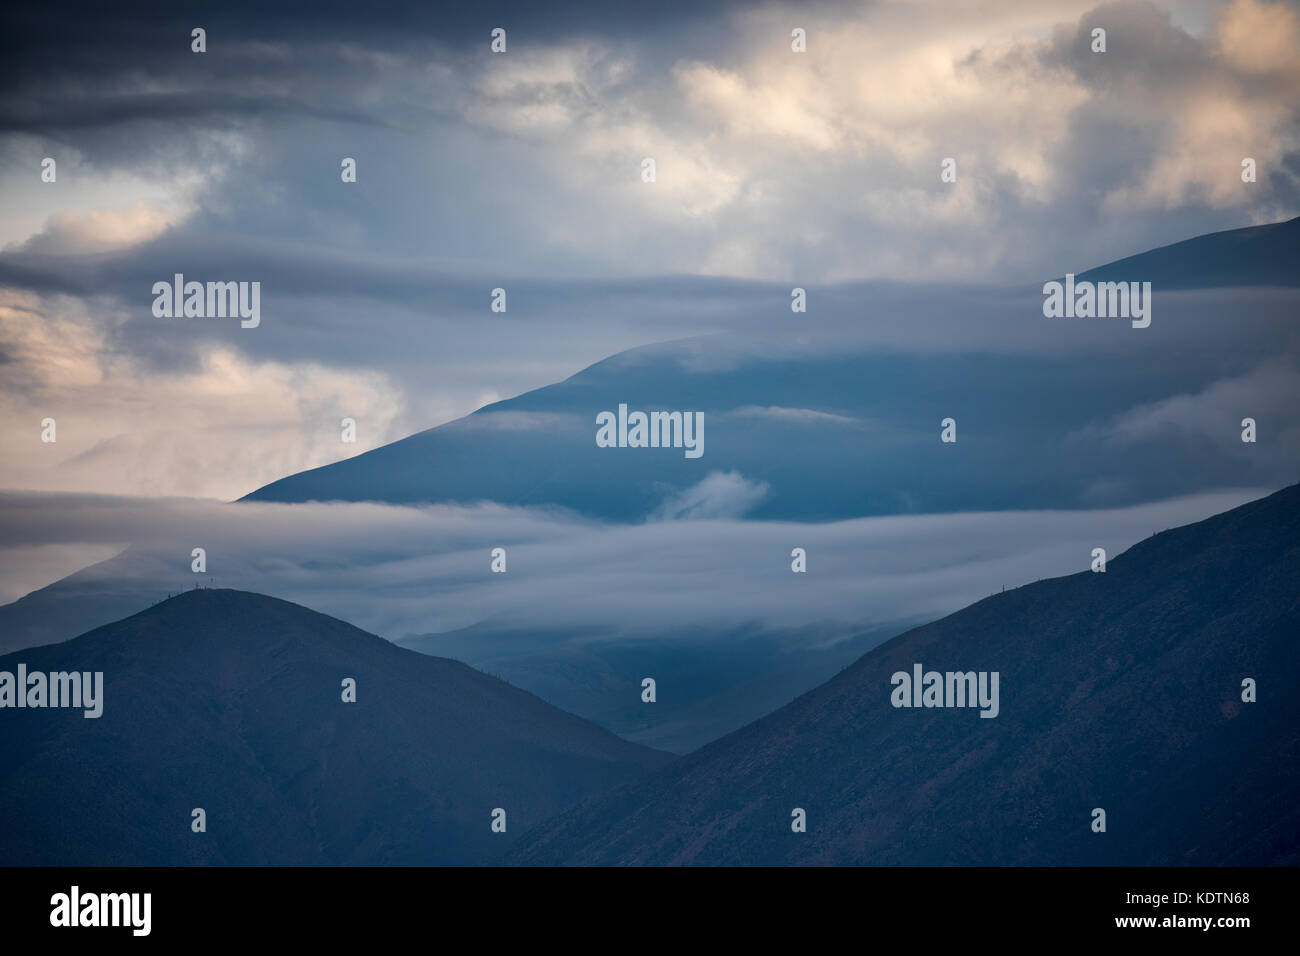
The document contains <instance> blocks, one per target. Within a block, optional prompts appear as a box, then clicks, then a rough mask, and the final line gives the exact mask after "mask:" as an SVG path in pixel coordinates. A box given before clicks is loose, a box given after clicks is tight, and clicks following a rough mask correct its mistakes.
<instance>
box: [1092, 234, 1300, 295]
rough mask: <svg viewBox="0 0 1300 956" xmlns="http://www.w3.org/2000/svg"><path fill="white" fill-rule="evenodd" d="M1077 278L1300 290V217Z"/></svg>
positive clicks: (1184, 286) (1199, 239)
mask: <svg viewBox="0 0 1300 956" xmlns="http://www.w3.org/2000/svg"><path fill="white" fill-rule="evenodd" d="M1075 278H1076V279H1080V280H1082V279H1087V280H1089V281H1091V282H1103V281H1121V280H1122V281H1142V282H1150V283H1151V284H1152V285H1154V286H1156V287H1159V288H1163V289H1205V288H1211V287H1223V286H1243V285H1254V286H1300V217H1297V218H1295V219H1289V220H1287V221H1286V222H1274V223H1269V224H1267V225H1263V226H1247V227H1246V228H1244V229H1228V230H1226V231H1224V232H1214V233H1210V234H1209V235H1206V236H1198V237H1197V238H1195V239H1187V240H1185V241H1183V242H1175V243H1174V244H1173V245H1171V246H1162V247H1161V248H1159V249H1152V250H1151V251H1150V252H1143V253H1140V254H1138V255H1136V256H1129V257H1127V258H1125V259H1119V260H1117V261H1115V262H1111V263H1108V264H1107V265H1104V266H1099V267H1097V268H1096V269H1089V270H1088V271H1086V272H1084V273H1082V274H1080V275H1078V276H1076V277H1075Z"/></svg>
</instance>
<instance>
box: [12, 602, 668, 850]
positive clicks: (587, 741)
mask: <svg viewBox="0 0 1300 956" xmlns="http://www.w3.org/2000/svg"><path fill="white" fill-rule="evenodd" d="M19 662H22V663H24V664H26V666H27V670H28V672H29V673H31V672H35V671H41V672H51V671H67V670H77V671H92V672H93V671H102V672H103V674H104V678H103V680H104V691H103V697H104V701H103V715H102V716H101V717H99V718H98V719H86V718H85V717H83V715H82V711H80V710H65V709H5V710H0V721H2V722H3V723H4V733H3V734H0V815H2V816H3V819H4V826H3V828H0V864H10V865H12V864H40V865H135V864H149V865H164V864H166V865H171V864H203V865H207V864H446V863H478V862H484V861H488V860H491V859H493V858H495V856H496V855H498V854H499V853H500V851H501V850H503V848H504V847H505V845H506V844H507V843H508V842H510V841H511V840H513V839H514V838H515V836H516V835H517V834H519V833H521V832H523V830H524V829H526V828H527V827H529V826H533V825H536V824H538V823H540V822H541V821H542V820H544V819H546V818H548V817H550V816H551V815H553V814H554V813H556V812H557V811H559V810H560V809H562V808H564V807H565V806H567V805H569V804H572V803H574V802H576V801H578V800H581V799H583V798H585V797H588V796H591V795H592V794H595V793H598V792H600V791H602V790H605V789H608V788H609V787H611V786H614V785H616V784H619V783H623V782H626V781H628V780H630V779H632V778H634V777H636V776H639V775H640V774H641V773H643V772H644V771H645V770H647V769H649V768H652V767H658V766H661V765H663V764H664V763H665V762H666V761H668V760H670V759H671V757H670V756H669V755H667V754H662V753H659V752H656V751H653V750H650V749H648V748H645V747H641V746H638V745H636V744H632V743H628V742H627V741H624V740H620V739H619V738H618V737H616V736H614V735H613V734H611V733H609V732H608V731H606V730H603V729H601V728H599V727H597V726H595V725H593V724H591V723H589V722H587V721H585V720H582V719H580V718H578V717H575V716H573V715H571V714H567V713H564V712H563V711H560V710H558V709H556V708H555V707H552V706H550V705H549V704H546V703H544V702H542V701H541V700H539V699H538V698H536V697H534V696H533V695H532V694H529V693H526V692H525V691H521V690H519V689H517V688H515V687H511V686H510V685H508V684H506V683H504V682H502V681H500V680H498V679H496V678H494V677H490V676H487V675H484V674H481V673H479V672H477V671H475V670H473V669H472V668H469V667H467V666H466V665H464V664H461V663H457V662H455V661H450V660H445V659H441V658H436V657H430V656H427V655H423V654H417V653H415V652H413V651H408V650H404V649H402V648H400V647H397V646H396V645H394V644H392V643H390V642H388V641H385V640H383V639H381V638H378V637H375V636H373V635H371V634H367V633H365V632H364V631H361V630H358V629H357V628H355V627H352V626H351V625H349V624H345V623H344V622H342V621H339V620H336V619H334V618H330V617H326V616H325V615H322V614H317V613H316V612H314V611H310V610H308V609H306V608H304V607H300V606H298V605H295V604H289V603H287V602H284V601H280V600H276V599H275V598H270V597H266V596H263V595H258V594H249V593H245V592H240V591H227V590H197V591H190V592H187V593H185V594H182V595H180V596H179V597H176V598H173V599H171V600H168V601H165V602H163V603H161V604H159V605H157V606H155V607H152V608H150V609H148V610H146V611H144V612H142V613H140V614H137V615H135V616H133V617H129V618H127V619H125V620H123V621H118V622H117V623H115V624H110V625H108V626H105V627H101V628H98V629H96V630H94V631H92V632H90V633H88V634H85V635H83V636H81V637H79V638H76V639H74V640H71V641H67V642H65V643H63V644H58V645H54V646H51V647H42V648H36V649H29V650H26V651H22V652H20V653H18V654H10V655H7V656H5V657H0V671H9V672H11V673H14V672H16V668H17V665H18V663H19ZM346 677H351V678H353V679H355V680H356V682H357V695H356V696H357V699H356V702H355V703H344V702H342V700H341V699H340V695H341V682H342V681H343V679H344V678H346ZM195 807H202V808H203V809H204V810H206V811H207V832H206V833H193V832H191V828H190V821H191V811H192V809H193V808H195ZM497 807H501V808H504V809H505V810H506V813H507V817H506V820H507V830H506V833H505V834H504V835H502V834H494V833H492V832H491V830H490V823H491V814H492V811H493V810H494V808H497Z"/></svg>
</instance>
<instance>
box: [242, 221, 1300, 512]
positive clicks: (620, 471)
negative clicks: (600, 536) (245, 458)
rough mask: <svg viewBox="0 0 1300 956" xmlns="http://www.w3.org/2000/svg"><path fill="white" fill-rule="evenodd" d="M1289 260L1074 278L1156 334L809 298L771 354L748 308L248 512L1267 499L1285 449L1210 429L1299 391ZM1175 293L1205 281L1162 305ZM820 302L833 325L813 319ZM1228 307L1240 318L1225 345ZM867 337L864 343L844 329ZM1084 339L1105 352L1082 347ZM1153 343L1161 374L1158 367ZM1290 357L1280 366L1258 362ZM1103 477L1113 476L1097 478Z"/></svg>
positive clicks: (315, 478)
mask: <svg viewBox="0 0 1300 956" xmlns="http://www.w3.org/2000/svg"><path fill="white" fill-rule="evenodd" d="M1297 263H1300V219H1293V220H1291V221H1288V222H1282V223H1275V224H1273V225H1268V226H1256V227H1251V228H1248V229H1238V230H1232V231H1229V232H1221V233H1214V234H1211V235H1206V236H1200V237H1197V238H1194V239H1190V240H1187V241H1185V242H1180V243H1177V244H1175V245H1172V246H1167V247H1164V248H1161V249H1155V250H1151V251H1149V252H1145V253H1142V254H1140V255H1137V256H1132V257H1129V258H1127V259H1123V260H1120V261H1118V262H1115V263H1111V264H1109V265H1106V266H1101V267H1099V268H1096V269H1093V270H1091V271H1089V272H1086V273H1083V274H1082V275H1081V276H1079V278H1080V279H1084V278H1087V279H1092V280H1094V281H1096V280H1100V279H1125V280H1142V281H1150V282H1152V284H1153V287H1154V294H1155V296H1156V304H1155V306H1154V307H1153V308H1154V311H1153V323H1154V324H1153V325H1152V327H1151V328H1150V329H1145V330H1142V334H1135V333H1134V330H1132V329H1131V328H1128V327H1127V325H1125V324H1124V323H1123V322H1122V321H1121V322H1119V323H1118V324H1111V323H1110V322H1109V320H1097V321H1082V322H1075V321H1071V320H1048V319H1045V318H1044V317H1043V313H1042V305H1043V300H1042V293H1041V288H1040V287H1037V286H1035V287H1033V288H1030V289H1000V290H976V289H971V288H952V289H949V288H947V287H943V286H933V287H930V286H913V287H903V288H902V289H898V288H894V287H886V286H882V285H860V286H858V285H855V286H846V287H839V288H830V289H825V290H820V291H819V292H818V295H819V296H820V298H819V299H818V302H819V309H818V310H813V311H810V313H809V314H808V315H806V316H800V317H799V318H798V319H797V320H794V319H791V318H790V316H786V317H784V318H783V321H782V324H778V325H776V326H775V327H774V328H775V331H774V332H773V333H772V339H771V341H769V340H767V339H766V338H765V337H764V335H762V334H760V333H761V331H762V330H763V329H764V328H765V326H763V325H762V324H761V322H760V318H761V317H757V316H756V317H755V328H754V330H752V332H750V331H747V332H745V333H744V334H732V335H721V336H716V337H702V338H699V339H691V340H686V341H679V342H673V343H661V344H658V345H654V346H647V347H643V348H638V349H632V350H629V351H627V352H623V353H620V354H618V355H615V356H612V357H610V358H608V359H605V360H604V361H601V362H598V363H596V364H595V365H592V366H590V367H588V368H586V369H583V370H582V371H580V372H578V373H577V374H575V375H573V376H572V377H571V378H569V379H567V380H565V381H563V382H559V383H556V384H554V385H549V386H546V387H544V388H539V389H536V390H534V391H531V392H528V393H525V394H523V395H520V396H517V397H515V398H512V399H508V400H506V401H502V402H497V403H495V404H493V405H489V406H486V407H484V408H481V409H479V410H478V411H476V412H474V413H473V414H471V415H468V416H465V417H464V418H461V419H458V420H456V421H453V422H449V423H447V424H444V425H441V426H438V427H436V428H432V429H428V430H426V431H423V432H419V433H417V434H414V435H411V436H408V437H407V438H404V439H401V440H400V441H396V442H393V443H391V444H388V445H384V446H382V447H380V448H376V449H372V450H370V451H367V452H365V453H363V454H360V455H356V456H354V457H352V458H348V459H345V460H342V461H338V462H335V463H333V464H330V465H325V466H322V467H319V468H315V469H312V470H309V471H304V472H300V473H298V474H295V475H290V476H287V477H285V478H282V479H280V480H278V481H275V482H272V483H271V484H269V485H266V486H264V487H262V488H259V489H257V490H255V491H253V492H252V493H250V494H249V495H247V496H246V498H245V499H244V500H254V501H282V502H297V501H310V500H317V501H331V500H333V501H384V502H391V503H411V502H462V503H472V502H477V501H483V500H490V501H494V502H497V503H500V504H508V505H520V506H532V505H540V506H558V507H562V508H566V509H570V510H572V511H575V512H578V513H580V514H583V515H587V516H590V517H595V518H599V519H603V520H612V521H620V522H640V521H643V520H646V519H647V518H651V517H655V516H661V515H663V514H669V515H671V514H673V513H675V512H677V511H680V510H682V509H683V508H684V507H685V503H691V504H692V505H693V507H694V509H695V512H696V514H699V513H701V512H702V513H704V514H705V515H706V516H720V517H738V516H743V517H748V518H755V519H764V520H778V521H785V520H789V521H830V520H839V519H844V518H851V517H862V516H867V515H884V514H907V513H927V512H952V511H976V510H1001V509H1007V508H1052V507H1065V508H1077V507H1097V506H1100V505H1115V506H1119V505H1127V504H1136V503H1139V502H1144V501H1151V500H1156V499H1160V498H1167V497H1172V496H1175V495H1179V494H1190V493H1193V492H1196V491H1201V490H1205V489H1208V488H1215V487H1231V486H1242V485H1255V486H1260V487H1275V488H1276V487H1280V486H1281V485H1283V484H1284V483H1286V482H1288V481H1291V480H1293V478H1294V476H1295V474H1296V467H1297V466H1300V457H1298V456H1300V450H1297V449H1296V448H1293V447H1290V446H1288V445H1286V444H1285V443H1282V444H1281V446H1280V447H1279V443H1276V442H1274V443H1273V444H1272V445H1270V446H1269V447H1268V448H1265V446H1264V445H1263V444H1260V445H1259V446H1258V448H1257V449H1256V450H1257V451H1258V453H1257V454H1253V455H1248V454H1243V453H1241V450H1240V449H1239V448H1235V447H1232V446H1229V447H1228V448H1227V449H1225V448H1223V447H1221V445H1220V444H1216V443H1215V442H1214V440H1213V439H1215V438H1217V437H1218V436H1221V435H1228V434H1230V433H1231V434H1232V437H1233V438H1235V437H1236V434H1235V432H1234V429H1239V428H1240V427H1241V426H1240V425H1239V422H1240V420H1241V417H1242V414H1244V413H1243V412H1241V411H1240V407H1246V408H1251V409H1267V410H1270V412H1271V411H1272V410H1273V409H1280V408H1283V407H1286V406H1287V404H1288V403H1292V404H1293V403H1295V402H1300V389H1298V388H1297V386H1296V384H1295V381H1296V379H1295V375H1294V368H1293V365H1294V359H1293V358H1291V356H1293V355H1294V351H1295V346H1294V344H1293V343H1294V340H1295V332H1294V327H1295V323H1294V314H1295V308H1294V299H1295V294H1296V293H1295V291H1294V290H1295V288H1296V287H1297V286H1300V280H1298V279H1297V276H1300V270H1297V268H1296V264H1297ZM1261 285H1263V286H1274V287H1282V288H1281V289H1276V288H1275V289H1270V290H1265V291H1260V290H1258V289H1256V288H1255V287H1257V286H1261ZM1186 289H1200V290H1205V289H1210V290H1217V291H1212V292H1206V293H1201V294H1199V295H1196V296H1194V295H1189V294H1186V293H1184V294H1178V290H1186ZM1233 290H1235V292H1234V291H1233ZM822 309H824V310H825V312H826V315H832V314H838V315H840V318H839V319H838V320H834V321H831V320H828V321H829V323H830V324H829V325H827V326H820V325H818V322H819V321H821V319H820V318H819V316H821V315H822V312H821V311H820V310H822ZM837 310H839V311H838V312H837ZM1225 313H1231V314H1233V315H1234V322H1246V323H1248V324H1250V325H1251V328H1250V329H1249V330H1248V331H1247V330H1242V331H1241V332H1240V335H1238V336H1236V337H1235V338H1232V339H1231V340H1230V341H1228V342H1227V343H1226V344H1227V345H1228V346H1230V347H1227V348H1225V342H1224V341H1223V336H1224V334H1225V329H1224V325H1223V323H1222V320H1221V316H1222V315H1223V314H1225ZM846 315H852V316H860V318H857V319H856V320H855V321H849V320H847V319H845V318H844V316H846ZM786 319H790V321H785V320H786ZM837 322H838V324H837ZM791 323H794V324H791ZM855 326H859V327H860V328H855ZM903 326H906V327H907V329H909V330H910V331H908V332H903V331H901V329H902V327H903ZM861 329H868V330H871V331H870V334H869V335H867V336H866V337H865V338H861V339H859V338H855V336H856V335H857V334H858V332H860V331H861ZM1126 329H1127V331H1125V330H1126ZM1121 332H1123V333H1124V334H1123V335H1120V334H1119V333H1121ZM832 342H833V343H834V345H833V346H832V345H831V344H830V343H832ZM1098 342H1102V343H1104V345H1105V353H1104V354H1105V357H1104V360H1101V359H1100V358H1099V356H1098V354H1097V353H1096V352H1095V351H1093V349H1094V348H1095V347H1097V344H1098ZM1030 343H1033V344H1034V347H1033V348H1030V347H1029V345H1030ZM1022 348H1023V349H1024V350H1025V351H1024V352H1021V351H1020V350H1021V349H1022ZM1152 348H1156V349H1159V350H1160V352H1161V354H1162V355H1163V357H1164V358H1163V361H1161V362H1159V363H1153V362H1151V360H1150V359H1151V350H1152ZM1284 359H1287V360H1289V362H1290V364H1289V365H1287V366H1285V367H1281V368H1275V369H1273V370H1272V371H1271V372H1269V373H1268V374H1264V373H1261V372H1259V369H1260V366H1261V365H1262V364H1263V363H1265V362H1267V361H1269V360H1273V361H1275V362H1276V363H1279V364H1280V363H1282V362H1283V361H1284ZM1252 373H1253V374H1254V375H1255V376H1256V377H1257V378H1258V379H1259V380H1258V381H1254V380H1253V379H1251V378H1250V376H1251V375H1252ZM1243 377H1244V378H1245V379H1246V380H1245V381H1237V380H1239V379H1242V378H1243ZM1225 382H1227V383H1229V384H1228V385H1225V384H1224V383H1225ZM1226 393H1232V394H1233V395H1234V399H1235V401H1234V403H1233V405H1232V407H1231V408H1219V407H1218V404H1217V402H1215V401H1209V400H1207V401H1206V404H1208V405H1210V408H1209V409H1207V410H1205V411H1204V412H1203V413H1202V414H1201V415H1200V416H1199V417H1198V419H1197V420H1196V423H1195V424H1192V423H1190V422H1185V421H1168V422H1166V421H1164V420H1163V419H1162V421H1161V423H1160V427H1158V428H1152V427H1149V426H1148V427H1147V428H1146V429H1144V430H1142V431H1141V432H1140V434H1141V435H1142V441H1141V442H1135V441H1132V440H1131V439H1132V435H1133V434H1134V433H1135V432H1136V429H1134V428H1132V427H1131V426H1130V427H1129V428H1128V429H1127V430H1126V429H1125V427H1123V426H1124V424H1125V420H1126V416H1129V415H1131V414H1132V413H1133V412H1134V411H1135V410H1140V409H1151V408H1159V407H1161V405H1162V403H1165V402H1169V401H1175V400H1176V401H1178V402H1185V401H1186V400H1187V398H1186V397H1187V396H1201V395H1205V396H1207V399H1212V398H1213V397H1214V396H1215V395H1216V394H1218V395H1221V394H1226ZM1238 393H1241V394H1239V395H1238ZM1026 396H1033V398H1032V400H1031V401H1027V400H1026ZM620 405H626V406H627V409H628V411H629V412H635V411H638V410H639V411H645V412H649V411H695V412H700V413H702V414H703V416H704V422H705V428H704V446H703V448H704V450H703V454H702V456H701V457H699V458H693V459H692V458H686V457H685V455H684V453H683V450H682V449H681V448H667V449H665V448H607V447H606V448H602V447H597V445H596V440H595V439H596V419H597V415H598V414H599V413H601V412H604V411H609V412H617V410H618V408H619V406H620ZM950 416H951V417H954V418H955V419H956V421H957V422H958V423H959V425H958V439H959V440H958V441H957V442H956V443H948V444H945V443H941V442H940V441H939V432H940V422H941V421H943V420H944V419H946V418H948V417H950ZM1270 417H1273V418H1277V417H1279V415H1277V414H1270ZM1202 433H1206V434H1205V435H1203V434H1202ZM1273 434H1274V435H1277V434H1279V432H1274V433H1273ZM1207 448H1212V450H1213V451H1214V454H1212V455H1207V453H1206V452H1207ZM774 450H779V453H777V454H774V453H773V452H774ZM717 472H723V473H735V474H736V475H738V476H740V478H742V479H743V481H744V482H745V483H747V484H746V485H745V486H744V487H746V488H747V489H748V491H749V492H750V494H749V495H747V496H742V498H741V499H740V500H738V499H736V498H734V497H733V498H727V497H726V496H723V495H719V494H716V493H715V494H710V493H709V492H710V489H711V488H712V489H713V491H714V492H716V491H717V487H716V486H710V485H706V484H703V482H704V481H705V479H706V478H708V476H709V475H710V474H713V473H717ZM1116 474H1119V475H1124V476H1125V477H1124V478H1123V479H1122V480H1118V479H1115V478H1111V477H1107V478H1105V479H1098V478H1096V477H1095V476H1097V475H1107V476H1111V475H1116ZM846 475H850V476H861V477H862V478H863V480H852V481H846V480H845V476H846ZM736 484H737V482H736V480H735V479H733V481H732V483H731V485H729V486H727V487H732V488H734V487H735V486H736Z"/></svg>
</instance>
